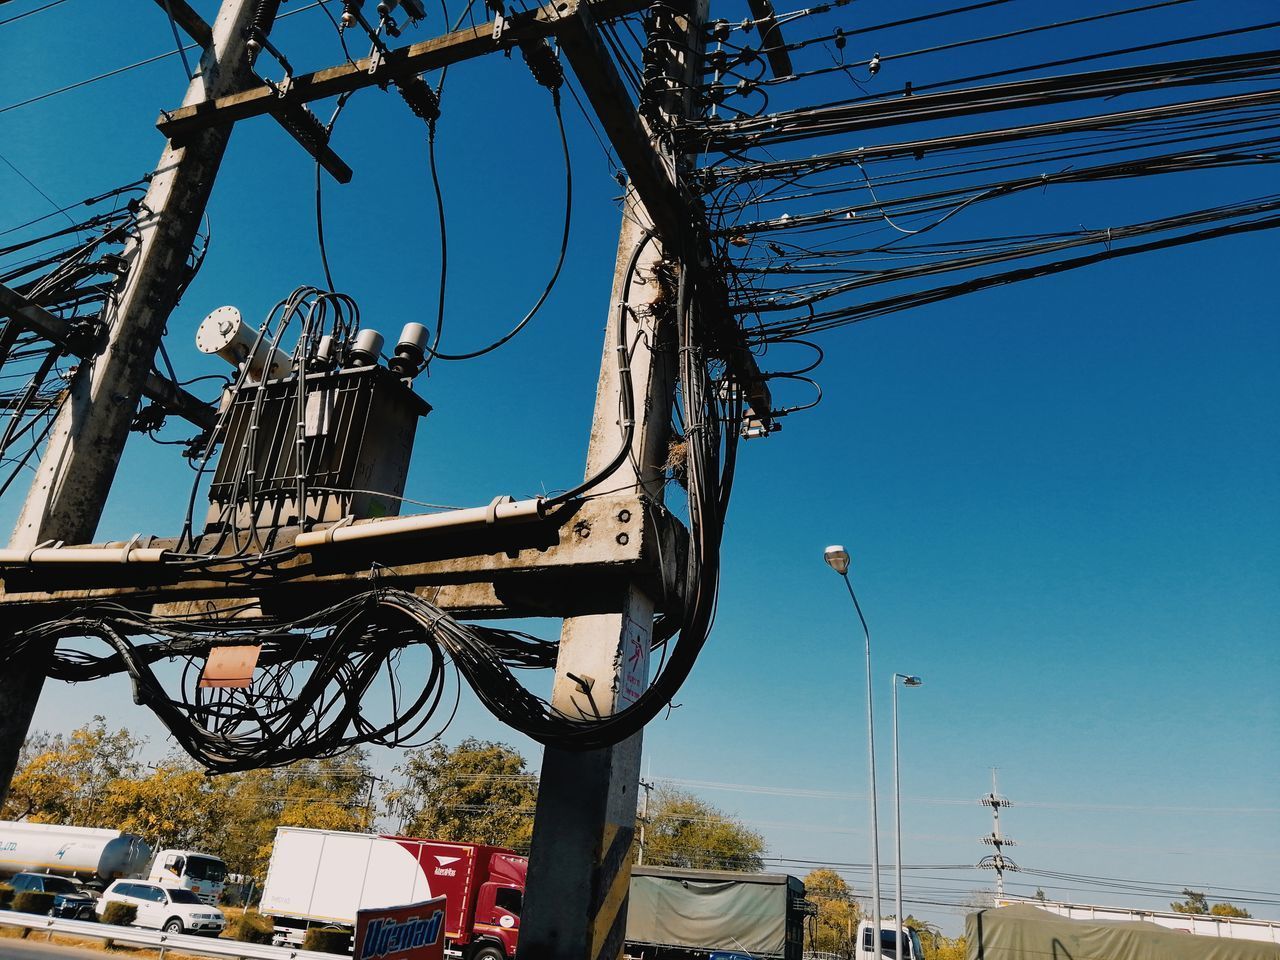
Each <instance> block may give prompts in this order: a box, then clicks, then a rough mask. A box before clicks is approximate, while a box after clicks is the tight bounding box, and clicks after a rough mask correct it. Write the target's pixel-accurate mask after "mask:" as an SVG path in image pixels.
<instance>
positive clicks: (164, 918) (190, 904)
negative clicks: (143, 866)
mask: <svg viewBox="0 0 1280 960" xmlns="http://www.w3.org/2000/svg"><path fill="white" fill-rule="evenodd" d="M109 903H128V904H132V905H133V906H135V907H137V908H138V916H137V918H136V919H135V920H134V924H135V925H136V926H139V927H154V928H155V929H157V930H165V931H167V932H169V933H198V934H203V935H205V936H210V937H216V936H217V935H218V934H220V933H221V932H222V929H223V927H225V926H226V925H227V918H226V917H225V916H224V915H223V913H222V911H221V910H219V909H218V908H217V907H211V906H209V905H208V904H206V903H203V902H202V901H201V900H200V898H199V897H197V896H196V895H195V894H194V893H192V892H191V891H190V890H180V889H178V888H176V887H162V886H160V884H158V883H147V882H145V881H142V880H116V881H115V882H113V883H112V884H111V886H109V887H107V889H106V890H105V891H104V892H103V894H102V897H101V898H100V899H99V900H98V906H97V911H98V916H102V914H103V912H104V911H105V910H106V909H107V904H109Z"/></svg>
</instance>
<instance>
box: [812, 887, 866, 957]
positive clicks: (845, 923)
mask: <svg viewBox="0 0 1280 960" xmlns="http://www.w3.org/2000/svg"><path fill="white" fill-rule="evenodd" d="M804 888H805V897H806V898H807V899H808V900H809V901H810V902H812V903H813V904H814V905H815V906H816V907H817V908H818V915H817V916H816V917H814V918H813V919H812V920H811V921H810V924H809V949H811V950H817V951H820V952H823V953H834V954H837V955H838V956H841V957H851V956H853V944H854V938H855V937H856V936H857V933H858V924H859V923H860V922H861V921H862V909H861V908H860V907H859V905H858V901H857V900H856V899H854V896H853V891H852V890H850V889H849V885H848V884H847V883H845V881H844V878H843V877H841V876H840V874H838V873H836V872H835V871H834V870H831V869H828V868H827V867H821V868H819V869H817V870H812V871H810V872H809V875H808V876H806V877H805V878H804Z"/></svg>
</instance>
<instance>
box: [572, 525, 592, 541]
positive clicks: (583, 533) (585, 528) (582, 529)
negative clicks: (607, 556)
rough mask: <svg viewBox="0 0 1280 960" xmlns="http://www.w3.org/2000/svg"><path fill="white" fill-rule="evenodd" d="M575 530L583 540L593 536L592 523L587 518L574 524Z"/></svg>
mask: <svg viewBox="0 0 1280 960" xmlns="http://www.w3.org/2000/svg"><path fill="white" fill-rule="evenodd" d="M573 532H574V533H576V534H577V535H578V537H579V538H580V539H582V540H585V539H587V537H589V536H591V524H590V523H589V522H588V521H586V520H579V521H578V522H577V523H575V524H574V525H573Z"/></svg>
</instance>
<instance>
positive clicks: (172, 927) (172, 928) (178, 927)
mask: <svg viewBox="0 0 1280 960" xmlns="http://www.w3.org/2000/svg"><path fill="white" fill-rule="evenodd" d="M164 932H165V933H181V932H182V920H180V919H179V918H178V917H170V918H169V919H168V920H166V921H165V922H164Z"/></svg>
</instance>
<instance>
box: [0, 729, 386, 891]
mask: <svg viewBox="0 0 1280 960" xmlns="http://www.w3.org/2000/svg"><path fill="white" fill-rule="evenodd" d="M144 745H145V741H144V740H142V739H140V738H138V737H135V736H133V735H132V734H131V733H129V731H128V730H119V731H110V730H108V729H107V725H106V721H105V720H104V719H103V718H102V717H95V718H94V720H93V721H92V722H91V723H89V724H86V725H85V726H83V727H81V728H79V729H77V730H74V731H72V732H71V734H69V735H68V736H65V737H64V736H61V735H58V736H51V735H49V734H44V733H36V734H33V735H32V736H31V737H29V738H28V740H27V743H26V744H25V745H24V748H23V752H22V755H21V757H20V758H19V768H18V772H17V774H16V775H15V777H14V780H13V787H12V789H11V791H10V795H9V797H8V799H7V801H6V803H5V805H4V809H3V811H0V819H6V820H24V819H25V820H31V821H35V822H41V823H62V824H67V825H70V826H81V827H106V828H109V829H113V830H122V831H124V832H126V833H136V834H139V835H141V836H142V837H143V839H145V840H146V841H147V842H148V843H149V844H151V846H152V847H153V848H154V849H157V850H159V849H163V848H178V849H191V850H201V851H203V852H206V853H212V854H215V855H217V856H219V857H222V859H223V860H225V861H226V863H227V867H228V870H229V872H231V873H239V874H245V875H247V876H253V877H257V878H258V879H259V880H261V879H262V878H263V877H264V876H265V875H266V868H267V864H268V862H269V860H270V857H271V846H272V843H273V842H274V840H275V832H276V827H277V826H280V825H282V824H283V825H289V826H308V827H318V828H321V829H327V830H348V831H362V830H368V829H370V828H371V824H372V811H373V807H372V804H373V794H372V786H373V779H372V776H371V774H370V772H369V768H368V764H367V762H366V760H365V758H364V755H363V754H362V753H361V752H360V751H352V752H351V753H349V754H346V755H345V756H342V757H337V758H332V759H326V760H308V761H302V762H299V763H295V764H292V765H291V766H288V767H283V768H279V769H270V770H251V771H249V772H247V773H236V774H228V775H225V776H220V777H209V776H207V775H206V774H205V773H204V771H203V770H200V769H199V768H198V767H196V766H195V764H193V763H192V762H191V760H190V759H188V758H186V757H171V758H169V759H166V760H165V761H163V762H162V763H160V764H158V765H157V766H155V767H152V768H147V767H144V766H142V764H140V763H139V762H138V761H137V760H136V759H134V758H135V757H136V756H137V754H138V751H139V750H140V749H141V748H142V747H143V746H144Z"/></svg>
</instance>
